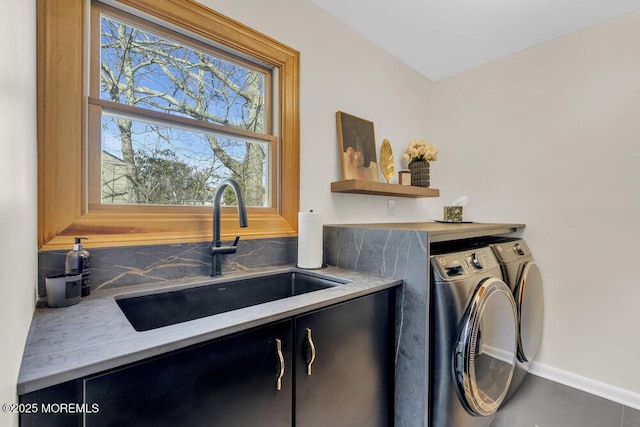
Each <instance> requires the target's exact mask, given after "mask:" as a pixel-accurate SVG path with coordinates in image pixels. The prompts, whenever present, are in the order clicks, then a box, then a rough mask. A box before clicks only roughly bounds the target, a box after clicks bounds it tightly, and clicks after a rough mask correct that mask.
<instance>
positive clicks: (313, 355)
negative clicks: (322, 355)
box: [307, 328, 316, 376]
mask: <svg viewBox="0 0 640 427" xmlns="http://www.w3.org/2000/svg"><path fill="white" fill-rule="evenodd" d="M307 342H308V343H309V348H310V349H311V358H310V359H309V362H307V375H308V376H311V365H313V362H315V360H316V345H315V344H314V343H313V338H312V337H311V329H310V328H307Z"/></svg>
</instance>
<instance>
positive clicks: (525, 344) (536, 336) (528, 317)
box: [490, 239, 544, 400]
mask: <svg viewBox="0 0 640 427" xmlns="http://www.w3.org/2000/svg"><path fill="white" fill-rule="evenodd" d="M490 247H491V249H492V250H493V252H494V254H495V255H496V258H497V259H498V262H499V263H500V266H501V269H502V273H503V276H504V280H505V282H506V283H507V284H508V285H509V287H510V288H511V291H512V292H513V296H514V300H515V302H516V309H517V318H518V329H517V339H518V353H517V363H516V368H515V370H514V373H513V379H512V381H511V386H510V387H509V392H508V393H507V396H506V398H505V400H508V399H510V398H511V396H513V394H514V393H515V392H516V390H517V389H518V387H520V384H521V383H522V381H523V380H524V378H525V377H526V375H527V373H528V372H529V370H530V368H531V361H532V360H533V358H534V357H535V355H536V353H537V352H538V347H539V346H540V341H541V338H542V316H543V312H544V305H543V304H544V303H543V299H542V297H543V295H542V276H541V275H540V270H539V269H538V266H537V265H536V264H535V263H534V262H533V255H532V254H531V251H530V250H529V247H528V246H527V244H526V243H525V241H524V240H522V239H506V240H502V241H500V242H496V243H492V244H491V245H490Z"/></svg>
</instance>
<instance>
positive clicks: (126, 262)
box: [38, 237, 298, 296]
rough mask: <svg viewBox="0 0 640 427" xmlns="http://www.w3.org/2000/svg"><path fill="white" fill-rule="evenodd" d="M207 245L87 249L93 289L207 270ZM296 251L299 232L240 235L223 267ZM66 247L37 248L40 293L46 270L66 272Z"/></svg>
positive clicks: (263, 263)
mask: <svg viewBox="0 0 640 427" xmlns="http://www.w3.org/2000/svg"><path fill="white" fill-rule="evenodd" d="M209 245H210V243H209V242H200V243H181V244H173V245H150V246H125V247H115V248H92V249H88V250H89V252H90V253H91V285H92V289H106V288H116V287H119V286H129V285H137V284H143V283H149V282H158V281H164V280H174V279H179V278H181V277H196V276H207V275H209V274H210V272H211V257H210V256H209ZM297 251H298V239H297V237H286V238H278V239H255V240H240V242H238V250H237V252H236V253H235V254H233V255H224V256H223V257H222V271H223V272H224V271H238V270H247V269H250V268H259V267H267V266H273V265H283V264H295V262H296V258H297ZM66 253H67V251H46V252H45V251H42V252H39V253H38V295H39V296H44V294H45V291H44V277H45V276H48V275H52V274H57V273H62V272H64V257H65V254H66Z"/></svg>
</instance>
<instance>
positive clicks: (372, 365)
mask: <svg viewBox="0 0 640 427" xmlns="http://www.w3.org/2000/svg"><path fill="white" fill-rule="evenodd" d="M394 292H395V291H383V292H380V293H377V294H372V295H368V296H364V297H361V298H358V299H355V300H351V301H347V302H344V303H341V304H338V305H335V306H332V307H327V308H324V309H321V310H317V311H314V312H311V313H308V314H304V315H300V316H297V317H294V318H291V319H287V320H283V321H280V322H277V323H273V324H269V325H266V326H262V327H258V328H255V329H251V330H248V331H245V332H241V333H237V334H234V335H231V336H228V337H223V338H219V339H215V340H213V341H210V342H207V343H204V344H199V345H195V346H193V347H189V348H187V349H183V350H178V351H175V352H172V353H169V354H166V355H162V356H158V357H155V358H152V359H148V360H145V361H143V362H139V363H135V364H132V365H129V366H125V367H122V368H118V369H114V370H111V371H107V372H104V373H101V374H98V375H93V376H89V377H85V378H81V379H78V380H76V381H71V382H69V383H65V384H63V385H59V386H54V387H50V388H47V389H44V390H40V391H36V392H33V393H29V394H26V395H23V396H21V402H42V401H43V399H47V400H48V401H49V402H60V401H65V402H77V404H78V405H80V407H81V408H84V409H83V410H82V411H81V412H83V413H81V414H71V415H68V416H65V417H58V418H54V417H51V416H50V415H48V414H37V415H38V417H33V416H29V414H24V415H22V416H21V418H20V423H21V425H22V426H25V427H27V426H28V427H32V426H41V425H46V426H66V425H70V426H71V425H73V426H77V425H85V426H87V427H102V426H123V425H132V426H136V427H144V426H153V427H157V426H176V425H179V426H209V425H211V426H217V427H227V426H229V427H255V426H260V427H272V426H273V427H285V426H286V427H290V426H293V425H296V426H300V427H314V426H323V427H326V426H332V427H340V426H345V427H360V426H361V427H377V426H389V425H392V421H391V420H392V418H393V416H392V415H393V414H392V408H393V340H394V319H395V317H394V307H395V304H394V300H393V295H394ZM62 391H64V394H62V393H61V392H62ZM96 408H98V410H95V409H96ZM82 420H84V424H81V423H82Z"/></svg>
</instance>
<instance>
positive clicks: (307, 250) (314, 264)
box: [298, 211, 322, 268]
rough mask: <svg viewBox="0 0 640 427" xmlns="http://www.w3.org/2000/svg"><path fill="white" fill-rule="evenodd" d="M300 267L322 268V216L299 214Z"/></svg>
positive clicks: (308, 213) (306, 213)
mask: <svg viewBox="0 0 640 427" xmlns="http://www.w3.org/2000/svg"><path fill="white" fill-rule="evenodd" d="M298 267H300V268H320V267H322V214H320V213H318V212H313V211H311V212H298Z"/></svg>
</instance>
